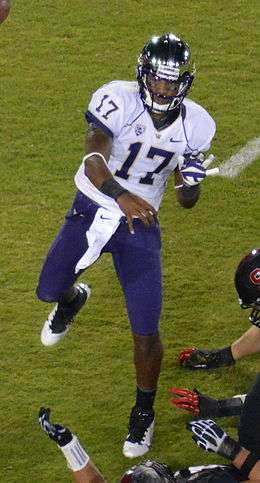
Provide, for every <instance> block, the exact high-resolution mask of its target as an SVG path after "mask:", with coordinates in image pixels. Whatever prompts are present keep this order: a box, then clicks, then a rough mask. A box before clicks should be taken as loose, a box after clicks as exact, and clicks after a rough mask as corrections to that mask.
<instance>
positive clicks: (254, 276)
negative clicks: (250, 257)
mask: <svg viewBox="0 0 260 483" xmlns="http://www.w3.org/2000/svg"><path fill="white" fill-rule="evenodd" d="M249 278H250V280H251V282H252V283H253V284H254V285H260V268H255V269H254V270H253V271H252V272H251V273H250V275H249Z"/></svg>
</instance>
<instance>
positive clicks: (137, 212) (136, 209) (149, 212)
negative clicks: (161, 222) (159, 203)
mask: <svg viewBox="0 0 260 483" xmlns="http://www.w3.org/2000/svg"><path fill="white" fill-rule="evenodd" d="M117 203H118V205H119V206H120V208H121V210H122V211H123V213H125V215H126V219H127V223H128V227H129V231H130V233H132V234H134V227H133V219H134V218H140V220H141V221H142V222H143V223H144V224H145V225H147V226H149V225H152V224H153V223H155V221H157V212H156V210H155V208H154V207H153V206H152V205H150V204H149V203H147V201H145V200H143V199H142V198H140V197H139V196H137V195H134V194H132V193H129V192H126V193H123V194H122V195H121V196H119V197H118V198H117Z"/></svg>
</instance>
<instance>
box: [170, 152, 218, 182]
mask: <svg viewBox="0 0 260 483" xmlns="http://www.w3.org/2000/svg"><path fill="white" fill-rule="evenodd" d="M214 159H215V156H213V154H210V155H209V156H208V157H207V158H206V159H205V157H204V155H203V153H199V154H198V155H194V154H192V155H191V156H189V158H184V156H179V157H178V165H179V169H180V173H181V175H182V178H183V183H184V184H185V185H186V186H189V187H190V186H195V185H197V184H199V183H201V181H203V180H204V178H206V176H207V173H206V170H207V168H208V167H209V165H210V164H211V163H212V162H213V161H214Z"/></svg>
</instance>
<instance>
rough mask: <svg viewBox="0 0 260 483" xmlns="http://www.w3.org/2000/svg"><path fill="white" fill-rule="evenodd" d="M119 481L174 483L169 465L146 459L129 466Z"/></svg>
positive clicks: (121, 482) (127, 482)
mask: <svg viewBox="0 0 260 483" xmlns="http://www.w3.org/2000/svg"><path fill="white" fill-rule="evenodd" d="M120 483H176V480H175V478H174V474H173V472H172V470H171V469H170V467H169V466H167V465H164V464H162V463H157V462H156V461H150V460H148V461H145V462H144V463H140V464H139V465H136V466H133V467H132V468H130V470H128V471H127V472H126V473H125V474H124V475H123V476H122V478H121V480H120Z"/></svg>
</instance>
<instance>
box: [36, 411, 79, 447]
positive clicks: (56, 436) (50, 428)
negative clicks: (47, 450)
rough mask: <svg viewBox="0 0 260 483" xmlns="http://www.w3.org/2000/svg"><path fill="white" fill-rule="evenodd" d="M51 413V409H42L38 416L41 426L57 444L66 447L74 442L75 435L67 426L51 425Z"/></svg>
mask: <svg viewBox="0 0 260 483" xmlns="http://www.w3.org/2000/svg"><path fill="white" fill-rule="evenodd" d="M50 413H51V410H50V409H49V408H47V409H46V408H44V407H41V408H40V410H39V415H38V420H39V425H40V427H41V428H42V430H43V431H45V433H47V434H48V436H49V438H51V439H53V441H55V443H57V444H58V445H59V446H65V445H66V444H68V443H70V442H71V441H72V437H73V435H72V433H71V432H70V430H69V429H68V428H66V427H65V426H62V425H61V424H53V423H51V421H50Z"/></svg>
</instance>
